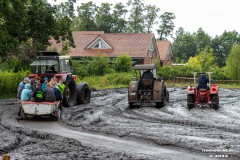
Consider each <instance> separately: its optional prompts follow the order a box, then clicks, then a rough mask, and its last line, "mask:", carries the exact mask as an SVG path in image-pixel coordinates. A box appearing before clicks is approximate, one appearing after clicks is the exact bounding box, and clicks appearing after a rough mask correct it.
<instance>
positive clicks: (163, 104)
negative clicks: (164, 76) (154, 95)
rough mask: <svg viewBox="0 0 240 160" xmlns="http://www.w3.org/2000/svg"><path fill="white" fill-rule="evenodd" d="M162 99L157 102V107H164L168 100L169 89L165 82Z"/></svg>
mask: <svg viewBox="0 0 240 160" xmlns="http://www.w3.org/2000/svg"><path fill="white" fill-rule="evenodd" d="M161 97H162V99H161V102H157V103H156V108H162V107H164V106H165V105H166V104H167V102H168V95H167V90H166V86H165V84H164V83H163V85H162V96H161Z"/></svg>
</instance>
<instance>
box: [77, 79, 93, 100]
mask: <svg viewBox="0 0 240 160" xmlns="http://www.w3.org/2000/svg"><path fill="white" fill-rule="evenodd" d="M90 99H91V91H90V89H89V87H88V85H87V84H86V83H80V84H78V85H77V103H78V104H86V103H90Z"/></svg>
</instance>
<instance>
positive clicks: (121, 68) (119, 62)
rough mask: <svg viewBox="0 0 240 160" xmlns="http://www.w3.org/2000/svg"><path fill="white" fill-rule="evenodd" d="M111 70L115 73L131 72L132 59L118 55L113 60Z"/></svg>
mask: <svg viewBox="0 0 240 160" xmlns="http://www.w3.org/2000/svg"><path fill="white" fill-rule="evenodd" d="M113 68H114V70H115V71H116V72H129V71H131V70H132V58H131V57H129V56H128V55H127V54H120V55H119V56H118V57H117V58H116V59H114V60H113Z"/></svg>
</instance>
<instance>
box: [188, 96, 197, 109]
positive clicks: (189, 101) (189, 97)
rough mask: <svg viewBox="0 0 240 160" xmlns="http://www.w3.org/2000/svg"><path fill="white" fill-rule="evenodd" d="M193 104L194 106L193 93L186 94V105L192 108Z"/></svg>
mask: <svg viewBox="0 0 240 160" xmlns="http://www.w3.org/2000/svg"><path fill="white" fill-rule="evenodd" d="M194 106H195V102H194V95H193V94H188V95H187V107H188V109H193V108H194Z"/></svg>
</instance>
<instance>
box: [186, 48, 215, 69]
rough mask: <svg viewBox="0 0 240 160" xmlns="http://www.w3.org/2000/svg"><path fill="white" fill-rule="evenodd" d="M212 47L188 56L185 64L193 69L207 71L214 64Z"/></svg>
mask: <svg viewBox="0 0 240 160" xmlns="http://www.w3.org/2000/svg"><path fill="white" fill-rule="evenodd" d="M212 51H213V50H212V49H211V50H210V51H209V52H207V51H202V52H200V53H199V54H198V55H196V56H195V57H190V58H189V60H188V62H187V63H186V64H187V66H189V67H191V68H194V70H195V71H199V72H207V71H209V70H210V69H211V67H213V66H214V65H215V58H214V56H213V53H212Z"/></svg>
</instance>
